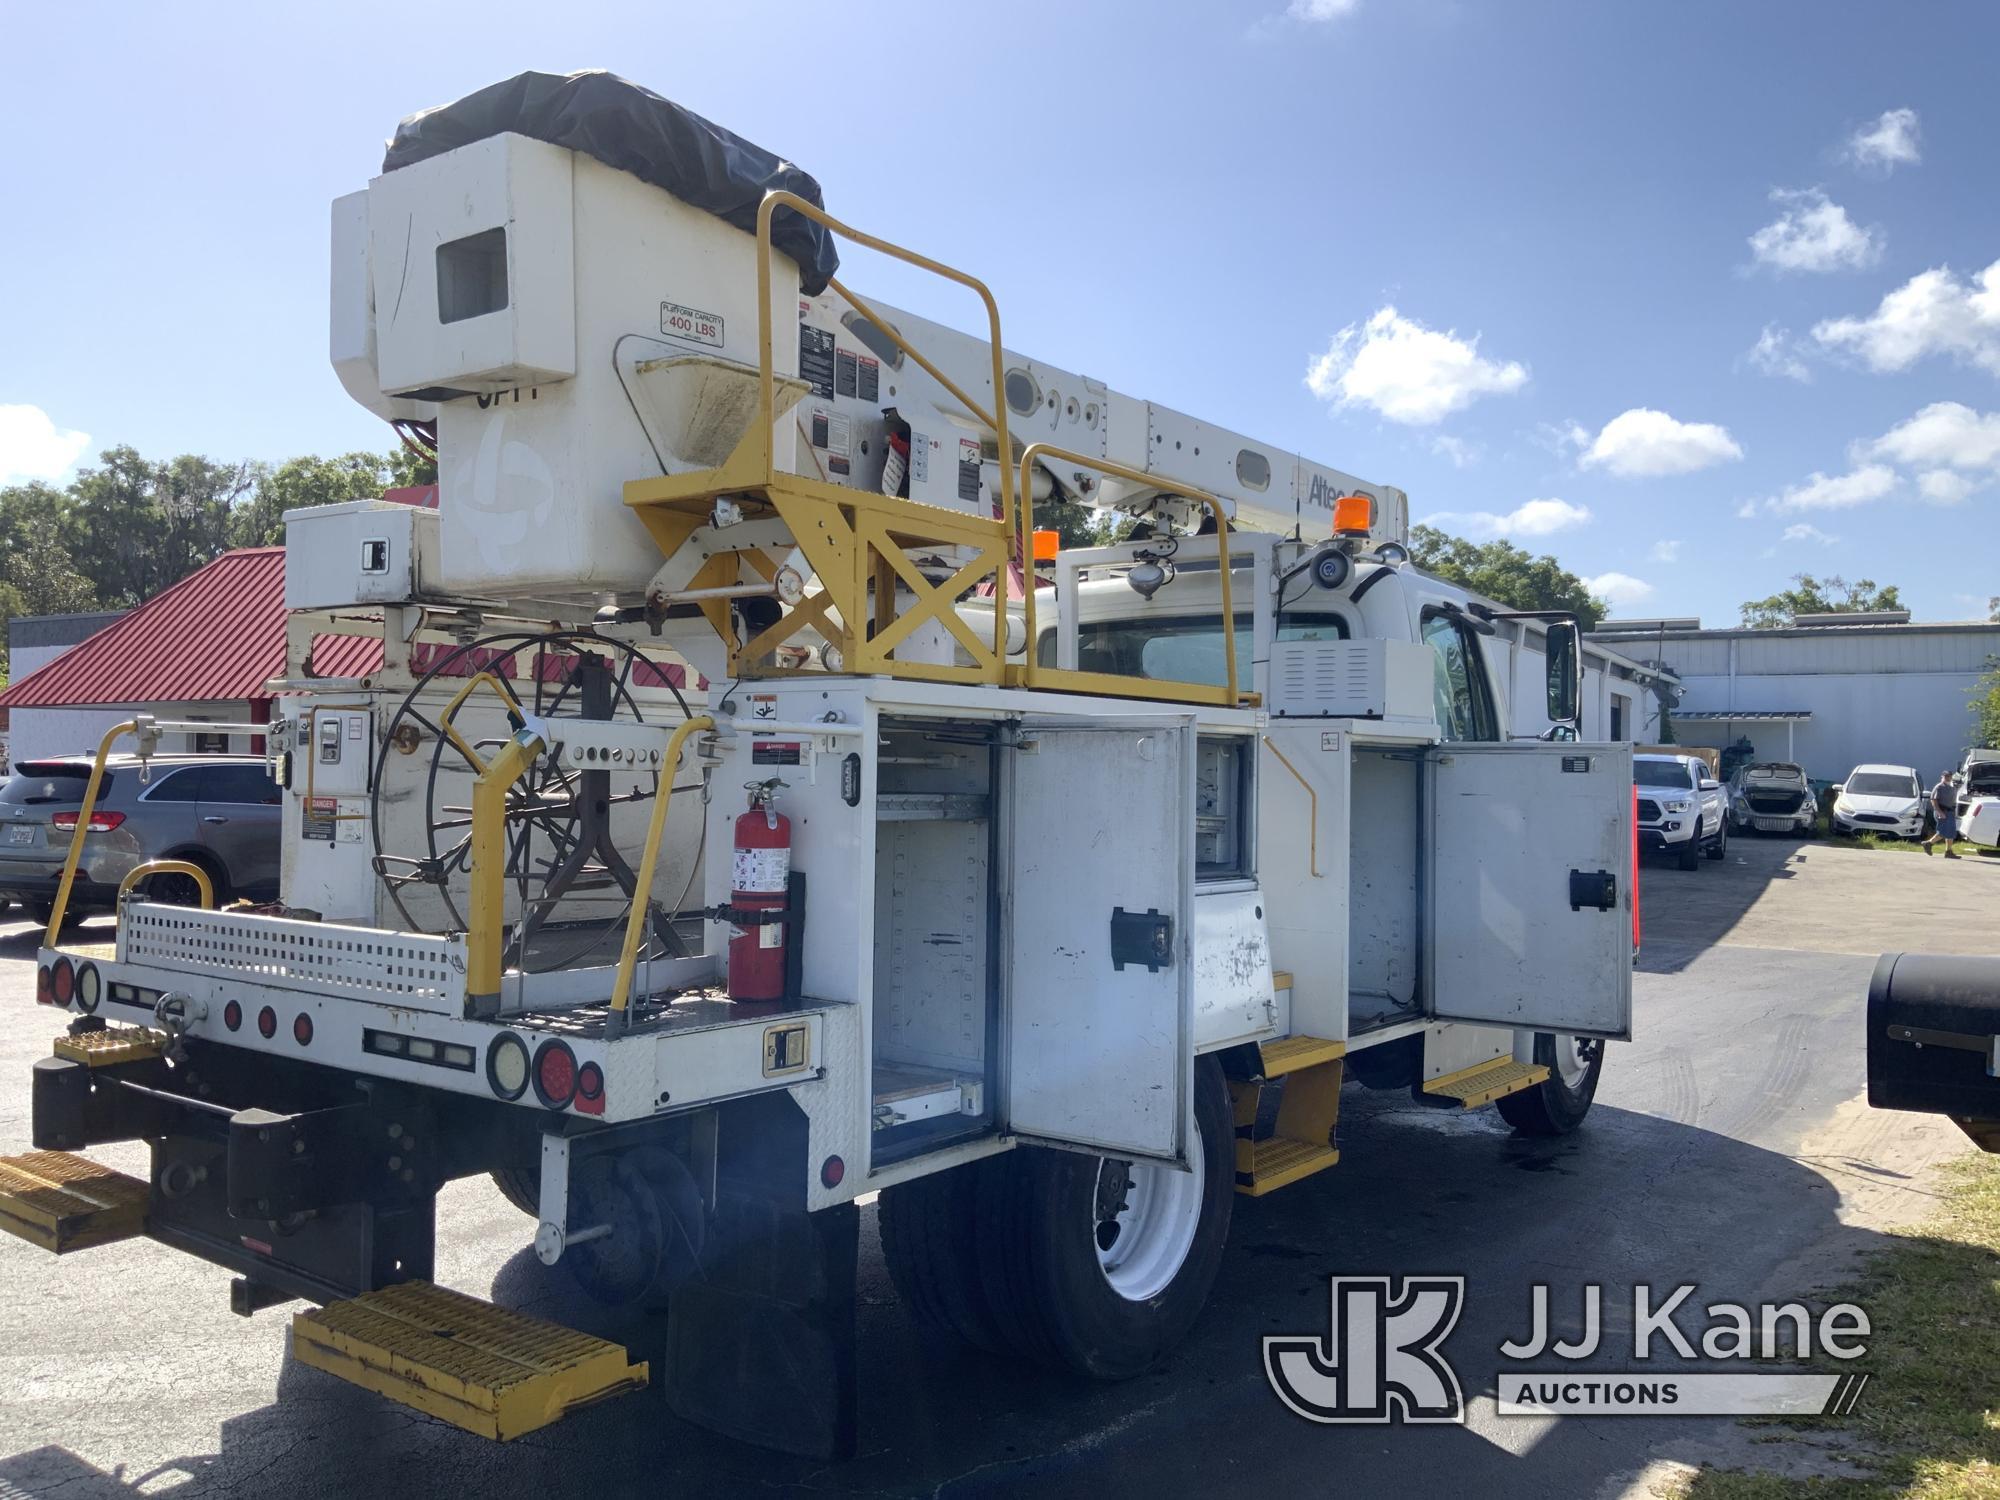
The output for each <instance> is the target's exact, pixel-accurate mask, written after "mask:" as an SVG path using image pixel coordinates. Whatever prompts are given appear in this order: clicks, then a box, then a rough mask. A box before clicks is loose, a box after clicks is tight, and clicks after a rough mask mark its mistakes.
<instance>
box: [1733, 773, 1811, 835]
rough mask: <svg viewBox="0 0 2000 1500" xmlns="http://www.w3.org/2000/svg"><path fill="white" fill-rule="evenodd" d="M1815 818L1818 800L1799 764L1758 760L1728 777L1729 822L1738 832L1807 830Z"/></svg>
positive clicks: (1800, 831) (1808, 830)
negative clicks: (1753, 830)
mask: <svg viewBox="0 0 2000 1500" xmlns="http://www.w3.org/2000/svg"><path fill="white" fill-rule="evenodd" d="M1818 821H1819V800H1818V798H1816V797H1814V795H1813V789H1812V783H1811V782H1810V781H1808V780H1807V779H1806V773H1805V770H1804V768H1803V767H1801V766H1795V765H1793V764H1792V763H1791V762H1790V761H1768V760H1767V761H1758V762H1756V763H1755V764H1754V765H1747V766H1739V767H1738V768H1737V770H1736V774H1735V775H1734V776H1732V777H1730V778H1729V824H1730V826H1731V827H1732V828H1734V829H1735V830H1736V831H1737V832H1738V833H1747V832H1748V831H1749V830H1751V829H1752V828H1754V829H1756V830H1757V831H1758V832H1759V833H1796V834H1808V833H1811V832H1812V830H1813V824H1814V823H1816V822H1818Z"/></svg>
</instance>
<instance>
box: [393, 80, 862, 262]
mask: <svg viewBox="0 0 2000 1500" xmlns="http://www.w3.org/2000/svg"><path fill="white" fill-rule="evenodd" d="M510 130H511V131H513V132H514V133H516V134H517V135H525V136H532V137H533V138H534V139H535V140H538V141H547V142H548V143H549V144H550V145H551V146H563V147H567V148H568V149H569V150H572V151H582V152H584V153H586V154H587V155H590V156H594V157H596V158H597V160H599V161H601V162H603V163H604V164H605V165H606V166H608V167H616V168H618V170H619V171H621V172H630V173H631V174H632V175H633V176H634V177H637V178H638V179H639V180H640V181H642V182H650V183H651V184H652V185H653V186H654V187H658V188H664V189H666V190H667V191H668V192H670V193H672V194H673V195H674V196H675V197H676V198H679V199H680V200H681V201H682V202H684V203H690V204H693V205H694V206H695V207H696V208H699V209H705V210H706V211H707V212H709V213H712V214H714V215H715V216H716V217H717V218H719V219H723V220H725V221H726V222H728V223H731V224H734V225H735V226H736V227H737V228H738V229H741V230H744V231H746V232H748V233H751V234H754V233H756V230H757V205H758V204H759V203H760V202H762V201H763V197H764V194H765V193H767V192H769V191H771V190H772V189H774V188H781V189H783V190H784V191H786V192H791V193H797V194H798V195H799V196H800V197H801V198H804V199H806V200H807V201H808V202H810V203H812V204H815V205H817V206H820V207H824V206H825V203H824V200H823V199H822V198H821V197H820V191H819V183H818V182H817V181H816V180H815V179H814V178H813V176H812V174H811V173H809V172H805V171H801V170H800V169H799V168H798V167H795V166H793V165H792V163H790V162H788V161H786V160H785V159H784V158H783V157H779V156H773V155H772V154H771V153H770V152H768V151H766V150H764V148H763V147H761V146H755V145H752V144H751V143H750V142H749V141H746V140H744V139H743V137H742V136H740V135H737V134H735V133H733V132H731V131H727V130H724V129H723V128H722V127H721V126H720V125H715V124H712V123H710V122H709V121H707V120H704V119H703V118H702V117H701V116H700V115H698V114H696V113H694V111H693V110H688V109H683V108H681V106H680V105H678V104H675V103H674V102H673V101H672V100H671V99H663V98H661V97H660V96H659V95H658V94H656V93H654V92H653V91H652V90H651V89H645V88H641V87H639V85H638V84H636V83H628V82H627V81H626V80H624V79H623V78H620V77H618V75H617V74H615V73H606V72H603V71H602V70H598V71H593V72H588V73H570V74H568V75H563V74H559V73H522V74H519V75H517V76H516V77H513V78H509V79H508V80H506V81H505V82H504V83H495V84H491V85H489V86H487V87H486V88H483V89H480V90H479V91H478V92H477V93H472V94H467V95H466V96H465V97H464V98H463V99H460V100H458V101H457V102H456V103H453V104H443V105H439V106H438V107H437V108H436V109H427V110H424V111H422V112H421V113H418V114H414V115H411V116H410V117H409V118H408V119H407V120H405V121H403V123H402V124H400V125H398V126H397V127H396V135H395V139H393V140H391V141H390V142H389V150H388V153H387V154H386V155H385V156H384V157H383V158H382V170H383V171H384V172H393V171H395V170H396V169H397V168H398V167H407V166H410V165H412V164H413V163H415V162H420V161H427V160H428V159H429V158H431V157H433V156H440V155H442V154H443V153H445V152H447V151H452V150H456V149H457V148H458V147H460V146H465V145H469V144H471V143H472V142H473V141H479V140H485V139H486V138H487V137H489V136H495V135H502V134H505V133H506V132H508V131H510ZM771 242H772V243H773V244H774V245H776V246H777V248H778V249H779V250H781V251H783V252H784V253H785V254H786V255H789V256H790V257H791V258H792V259H793V260H794V261H796V262H797V263H798V267H799V281H800V284H801V286H802V287H803V289H804V291H805V293H806V295H807V296H817V295H818V294H819V293H820V292H822V291H824V290H825V289H826V283H827V280H828V278H830V277H831V276H832V275H833V273H834V272H835V271H836V270H838V269H839V268H840V256H839V255H838V254H837V253H836V252H835V250H834V247H833V236H832V235H831V234H829V233H828V232H827V230H826V229H825V227H824V226H822V225H819V224H815V223H814V222H812V221H811V220H810V219H806V218H802V217H801V216H800V215H798V214H796V213H793V212H791V211H790V210H789V209H780V210H779V211H778V213H777V214H776V215H775V216H774V217H773V218H772V221H771Z"/></svg>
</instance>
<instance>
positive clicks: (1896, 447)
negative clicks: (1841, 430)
mask: <svg viewBox="0 0 2000 1500" xmlns="http://www.w3.org/2000/svg"><path fill="white" fill-rule="evenodd" d="M1865 452H1866V453H1867V454H1869V455H1870V456H1872V457H1876V458H1886V459H1889V460H1891V461H1893V462H1895V463H1899V464H1905V465H1908V466H1909V467H1911V468H1920V469H1995V470H2000V412H1987V413H1985V414H1984V415H1982V414H1981V413H1979V412H1976V411H1974V410H1973V409H1972V408H1971V407H1969V406H1965V405H1963V404H1961V403H1960V402H1957V401H1933V402H1932V403H1931V404H1930V405H1929V406H1926V407H1925V408H1924V409H1923V410H1922V411H1920V412H1918V413H1917V414H1916V415H1915V416H1914V417H1911V418H1910V419H1909V421H1907V422H1903V423H1899V424H1898V425H1897V426H1895V427H1892V428H1890V429H1889V430H1888V431H1887V432H1885V433H1884V434H1882V436H1881V437H1879V438H1877V439H1876V440H1875V441H1874V442H1873V443H1871V444H1869V445H1868V446H1867V448H1866V449H1865Z"/></svg>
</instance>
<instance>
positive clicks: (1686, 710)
mask: <svg viewBox="0 0 2000 1500" xmlns="http://www.w3.org/2000/svg"><path fill="white" fill-rule="evenodd" d="M1591 640H1592V641H1594V642H1597V643H1600V644H1602V645H1605V646H1608V647H1610V648H1611V649H1613V650H1615V651H1617V652H1619V653H1620V654H1621V655H1624V656H1627V657H1633V658H1637V659H1639V660H1642V661H1648V662H1655V663H1660V664H1663V665H1664V666H1665V667H1666V668H1667V669H1668V670H1670V671H1671V672H1672V673H1673V675H1674V676H1675V677H1676V678H1677V679H1679V682H1680V687H1681V697H1680V702H1679V704H1678V706H1676V707H1675V708H1674V709H1673V711H1672V720H1673V726H1674V737H1675V739H1676V740H1677V741H1679V742H1680V743H1682V744H1687V745H1715V746H1726V745H1730V744H1733V743H1735V742H1736V741H1737V740H1738V739H1742V738H1747V739H1749V741H1750V742H1751V744H1753V745H1754V746H1755V747H1756V750H1757V754H1758V755H1759V756H1760V757H1765V758H1769V759H1774V760H1790V761H1795V762H1797V763H1798V764H1800V765H1802V766H1804V767H1805V769H1806V773H1807V774H1808V775H1810V776H1813V777H1817V778H1820V779H1822V780H1827V781H1839V780H1841V779H1842V778H1844V777H1845V776H1846V775H1847V773H1848V772H1849V771H1851V770H1853V769H1854V767H1855V766H1857V765H1862V764H1865V763H1867V762H1870V761H1877V762H1886V763H1888V764H1891V765H1903V766H1913V767H1915V768H1916V771H1917V774H1918V775H1919V776H1920V777H1921V778H1922V779H1923V780H1925V781H1929V780H1931V779H1932V778H1933V777H1935V776H1936V775H1937V773H1938V772H1939V771H1941V770H1944V769H1945V768H1947V767H1950V766H1956V765H1957V764H1958V762H1959V759H1960V757H1961V756H1962V755H1963V754H1964V751H1965V749H1966V747H1967V746H1968V745H1970V744H1971V743H1972V742H1973V735H1974V730H1973V720H1972V697H1973V693H1974V690H1975V688H1976V686H1977V684H1978V682H1979V679H1980V677H1981V676H1982V675H1983V674H1984V673H1986V672H1987V671H1989V670H1990V669H1991V668H1992V667H1993V666H1994V664H1995V662H1996V660H2000V622H1988V621H1972V622H1964V623H1936V624H1932V623H1920V622H1917V621H1913V620H1911V619H1910V617H1909V615H1908V614H1907V613H1906V612H1904V611H1901V610H1885V611H1882V612H1879V613H1875V614H1866V615H1820V616H1805V617H1801V618H1797V619H1795V620H1794V621H1793V623H1792V624H1790V625H1786V626H1779V627H1776V628H1768V629H1750V628H1748V627H1731V628H1728V629H1720V630H1704V629H1702V628H1701V624H1700V621H1698V620H1685V619H1683V620H1623V621H1621V620H1607V621H1606V622H1605V623H1604V624H1602V625H1600V626H1599V627H1598V629H1597V631H1596V632H1595V633H1594V634H1593V635H1592V636H1591Z"/></svg>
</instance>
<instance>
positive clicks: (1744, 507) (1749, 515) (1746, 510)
mask: <svg viewBox="0 0 2000 1500" xmlns="http://www.w3.org/2000/svg"><path fill="white" fill-rule="evenodd" d="M1736 519H1737V520H1739V521H1754V520H1756V519H1757V502H1756V501H1755V500H1745V501H1744V502H1743V503H1742V504H1740V505H1738V506H1737V507H1736Z"/></svg>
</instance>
